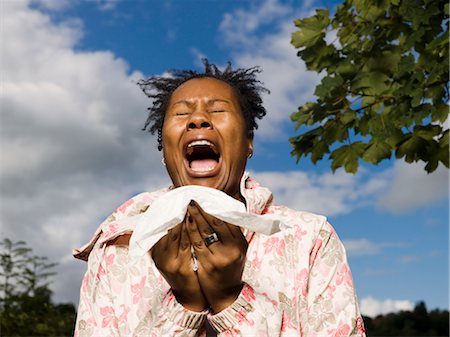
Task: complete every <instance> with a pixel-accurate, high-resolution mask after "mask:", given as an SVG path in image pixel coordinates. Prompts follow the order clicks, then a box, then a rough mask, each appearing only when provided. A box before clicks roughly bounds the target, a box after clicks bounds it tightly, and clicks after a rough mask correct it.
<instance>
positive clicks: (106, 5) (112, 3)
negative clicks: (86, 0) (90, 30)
mask: <svg viewBox="0 0 450 337" xmlns="http://www.w3.org/2000/svg"><path fill="white" fill-rule="evenodd" d="M119 1H120V0H96V2H97V4H98V8H99V9H100V10H101V11H110V10H113V9H115V8H116V7H117V4H118V3H119Z"/></svg>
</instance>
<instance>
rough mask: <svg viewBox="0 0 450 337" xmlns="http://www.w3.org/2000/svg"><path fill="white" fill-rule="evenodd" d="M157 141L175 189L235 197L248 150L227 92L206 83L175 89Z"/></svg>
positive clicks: (200, 81)
mask: <svg viewBox="0 0 450 337" xmlns="http://www.w3.org/2000/svg"><path fill="white" fill-rule="evenodd" d="M162 140H163V151H164V158H165V161H166V168H167V172H168V173H169V175H170V178H171V179H172V182H173V184H174V186H175V187H179V186H184V185H201V186H207V187H212V188H215V189H218V190H222V191H224V192H226V193H228V194H229V195H231V196H233V197H238V195H239V184H240V179H241V177H242V174H243V173H244V170H245V165H246V163H247V156H248V155H249V153H250V152H251V151H252V146H253V145H252V132H249V131H248V130H247V128H246V123H245V120H244V117H243V115H242V111H241V109H240V106H239V103H238V100H237V97H236V95H235V92H234V90H233V88H232V87H231V86H229V85H228V84H227V83H225V82H223V81H220V80H217V79H215V78H210V77H206V78H198V79H192V80H189V81H187V82H185V83H183V84H182V85H180V86H179V87H178V88H177V89H176V90H175V91H174V92H173V94H172V96H171V98H170V101H169V105H168V108H167V111H166V116H165V119H164V126H163V130H162Z"/></svg>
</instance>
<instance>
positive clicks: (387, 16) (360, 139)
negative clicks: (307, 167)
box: [290, 0, 449, 173]
mask: <svg viewBox="0 0 450 337" xmlns="http://www.w3.org/2000/svg"><path fill="white" fill-rule="evenodd" d="M295 25H296V26H297V27H298V28H299V30H298V31H295V32H294V33H293V34H292V41H291V43H292V44H293V45H294V46H295V47H296V48H298V49H299V51H298V54H297V55H298V56H299V57H300V58H301V59H302V60H303V61H304V62H305V63H306V66H307V68H308V70H312V71H316V72H317V73H320V74H323V78H322V80H321V83H320V84H319V85H317V87H316V88H315V96H316V97H317V100H316V101H315V102H307V103H306V104H304V105H302V106H300V107H299V109H298V111H297V112H295V113H293V114H292V120H293V122H295V125H296V128H297V129H298V128H300V127H303V128H302V132H301V133H300V134H299V135H298V136H295V137H292V138H290V142H291V144H292V146H293V150H292V155H294V156H296V157H297V161H299V160H300V159H301V157H302V156H305V157H307V156H309V155H310V158H311V160H312V162H313V163H316V162H317V161H319V160H322V159H323V158H324V156H325V155H329V158H330V159H331V160H332V162H331V168H332V170H333V171H335V170H336V169H337V168H339V167H342V166H343V167H344V168H345V170H346V171H347V172H351V173H355V172H356V171H357V170H358V165H359V160H360V159H362V160H363V161H365V162H368V163H372V164H378V163H379V162H380V161H382V160H383V159H389V158H391V157H392V154H393V153H394V154H395V157H396V158H397V159H399V158H404V160H405V161H406V162H408V163H412V162H416V161H423V162H425V163H426V165H425V170H426V171H427V172H428V173H430V172H433V171H434V170H436V168H437V167H438V165H439V162H440V163H442V164H444V165H445V166H446V167H449V152H448V145H449V141H448V127H447V128H445V127H444V122H445V121H446V120H447V118H448V112H449V109H448V108H449V107H448V101H449V35H448V27H449V5H448V2H447V0H345V1H344V3H342V4H341V5H339V6H338V7H337V10H336V13H335V14H334V16H333V17H332V18H330V15H329V11H328V10H325V9H320V10H317V11H316V14H315V15H313V16H311V17H308V18H305V19H299V20H296V21H295ZM331 36H335V38H334V39H333V38H330V37H331ZM299 80H301V79H299ZM303 131H304V132H303Z"/></svg>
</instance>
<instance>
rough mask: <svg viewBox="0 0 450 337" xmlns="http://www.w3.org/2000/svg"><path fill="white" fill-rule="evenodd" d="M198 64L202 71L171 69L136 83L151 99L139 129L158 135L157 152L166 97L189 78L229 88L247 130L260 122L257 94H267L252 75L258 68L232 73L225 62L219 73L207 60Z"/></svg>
mask: <svg viewBox="0 0 450 337" xmlns="http://www.w3.org/2000/svg"><path fill="white" fill-rule="evenodd" d="M202 61H203V64H204V66H205V69H204V72H197V71H194V70H171V71H169V76H151V77H149V78H148V79H146V80H140V81H139V82H138V85H139V87H140V88H141V89H142V91H143V92H144V93H145V94H146V95H147V96H148V97H150V98H152V99H153V105H152V106H151V107H149V108H148V109H147V111H148V117H147V120H146V121H145V125H144V127H143V129H142V130H148V131H149V132H151V133H152V134H155V132H157V133H158V150H159V151H161V150H162V128H163V124H164V116H165V114H166V110H167V106H168V104H169V100H170V97H171V96H172V93H173V92H174V91H175V90H176V89H177V88H178V87H179V86H180V85H182V84H183V83H185V82H187V81H189V80H191V79H194V78H205V77H212V78H215V79H218V80H220V81H223V82H225V83H227V84H228V85H230V86H231V87H232V88H233V89H234V90H235V91H236V94H237V99H238V102H239V105H240V108H241V110H242V113H243V115H244V119H245V122H246V125H247V129H248V130H251V131H253V130H254V129H257V128H258V124H257V123H256V118H258V119H261V118H263V117H264V116H265V115H266V109H265V108H264V107H263V105H262V98H261V92H267V93H269V90H267V89H266V88H264V87H263V86H262V82H261V81H259V80H257V79H256V74H257V73H260V72H261V69H260V68H259V67H252V68H239V69H236V70H233V69H232V68H231V63H230V62H228V65H227V67H226V68H225V70H223V71H221V70H220V69H219V68H218V67H217V66H216V65H214V64H211V63H209V62H208V60H207V59H202Z"/></svg>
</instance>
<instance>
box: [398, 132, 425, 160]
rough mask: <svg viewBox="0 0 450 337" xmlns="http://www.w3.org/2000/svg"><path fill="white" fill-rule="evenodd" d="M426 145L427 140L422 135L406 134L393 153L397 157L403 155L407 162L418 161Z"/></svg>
mask: <svg viewBox="0 0 450 337" xmlns="http://www.w3.org/2000/svg"><path fill="white" fill-rule="evenodd" d="M427 146H428V142H427V141H426V140H425V139H423V138H422V137H419V136H416V135H414V134H408V135H406V136H405V139H404V141H403V142H401V143H400V145H399V147H398V148H397V151H396V153H395V155H396V157H397V158H402V157H405V161H406V162H407V163H412V162H414V161H418V160H419V159H420V158H421V157H422V156H423V155H424V154H425V153H426V149H427Z"/></svg>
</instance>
